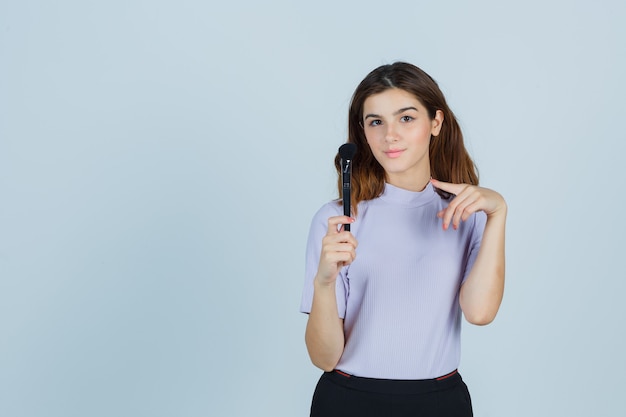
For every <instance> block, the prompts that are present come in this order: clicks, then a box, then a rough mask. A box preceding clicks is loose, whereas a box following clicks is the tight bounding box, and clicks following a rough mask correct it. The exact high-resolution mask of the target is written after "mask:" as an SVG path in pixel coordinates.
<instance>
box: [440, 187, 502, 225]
mask: <svg viewBox="0 0 626 417" xmlns="http://www.w3.org/2000/svg"><path fill="white" fill-rule="evenodd" d="M430 182H431V183H432V184H433V185H434V186H435V187H437V188H439V189H441V190H443V191H446V192H448V193H451V194H454V195H456V197H454V198H453V199H452V201H450V204H448V207H446V208H445V209H443V210H441V211H440V212H439V213H437V217H439V218H440V219H443V229H444V230H447V229H448V228H449V227H450V222H452V227H453V228H454V230H456V229H458V227H459V224H460V223H461V220H462V221H466V220H467V219H469V217H470V216H471V215H472V214H474V213H476V212H477V211H484V212H485V213H486V214H487V217H488V218H489V217H493V216H498V215H500V214H502V215H506V209H507V207H506V202H505V201H504V198H503V197H502V196H501V195H500V194H499V193H497V192H495V191H493V190H490V189H489V188H483V187H478V186H476V185H469V184H452V183H449V182H443V181H437V180H436V179H431V180H430Z"/></svg>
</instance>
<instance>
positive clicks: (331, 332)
mask: <svg viewBox="0 0 626 417" xmlns="http://www.w3.org/2000/svg"><path fill="white" fill-rule="evenodd" d="M305 340H306V346H307V350H308V351H309V356H310V358H311V361H312V362H313V364H314V365H315V366H317V367H318V368H320V369H322V370H324V371H327V372H329V371H332V370H333V369H335V366H336V365H337V362H339V359H340V358H341V355H342V353H343V348H344V333H343V320H342V319H341V318H339V313H338V310H337V300H336V294H335V283H334V282H332V283H330V284H319V283H318V281H317V279H316V280H315V281H314V293H313V304H312V306H311V312H310V313H309V320H308V322H307V327H306V334H305Z"/></svg>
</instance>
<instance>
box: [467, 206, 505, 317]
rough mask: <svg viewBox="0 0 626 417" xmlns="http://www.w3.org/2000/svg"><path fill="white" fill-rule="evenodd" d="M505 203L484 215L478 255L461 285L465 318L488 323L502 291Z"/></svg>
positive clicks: (497, 305)
mask: <svg viewBox="0 0 626 417" xmlns="http://www.w3.org/2000/svg"><path fill="white" fill-rule="evenodd" d="M505 222H506V206H505V207H504V209H503V210H502V211H500V212H497V213H494V214H492V215H488V216H487V223H486V225H485V230H484V232H483V237H482V242H481V245H480V249H479V251H478V255H477V257H476V260H475V262H474V265H473V267H472V270H471V271H470V273H469V276H468V277H467V279H466V280H465V282H464V283H463V286H462V287H461V292H460V296H459V302H460V304H461V309H462V310H463V314H464V315H465V318H466V319H467V321H469V322H470V323H472V324H477V325H485V324H489V323H491V322H492V321H493V320H494V319H495V317H496V314H497V313H498V309H499V308H500V304H501V302H502V297H503V294H504V272H505V261H504V259H505V256H504V234H505Z"/></svg>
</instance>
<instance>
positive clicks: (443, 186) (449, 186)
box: [430, 178, 467, 195]
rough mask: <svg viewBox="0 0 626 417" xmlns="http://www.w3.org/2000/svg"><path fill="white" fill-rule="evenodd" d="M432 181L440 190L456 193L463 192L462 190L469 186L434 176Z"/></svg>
mask: <svg viewBox="0 0 626 417" xmlns="http://www.w3.org/2000/svg"><path fill="white" fill-rule="evenodd" d="M430 182H431V183H432V184H433V185H434V186H435V187H437V188H439V189H440V190H443V191H446V192H448V193H451V194H454V195H459V194H461V192H462V191H463V190H464V189H465V188H466V187H467V184H453V183H451V182H443V181H439V180H436V179H434V178H431V179H430Z"/></svg>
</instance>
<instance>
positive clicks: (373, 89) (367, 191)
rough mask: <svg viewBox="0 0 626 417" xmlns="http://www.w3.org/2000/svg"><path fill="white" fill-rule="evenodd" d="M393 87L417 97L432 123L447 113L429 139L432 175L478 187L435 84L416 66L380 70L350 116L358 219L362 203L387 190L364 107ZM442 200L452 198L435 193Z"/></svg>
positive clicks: (363, 87) (366, 82) (362, 87)
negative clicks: (366, 125) (439, 113)
mask: <svg viewBox="0 0 626 417" xmlns="http://www.w3.org/2000/svg"><path fill="white" fill-rule="evenodd" d="M390 88H399V89H401V90H404V91H407V92H409V93H411V94H413V95H414V96H415V97H416V98H417V99H418V100H419V101H420V103H422V105H423V106H424V107H426V109H427V110H428V115H429V117H430V119H431V120H432V119H434V118H435V114H436V112H437V110H441V111H442V112H443V116H444V118H443V124H442V126H441V131H440V132H439V135H438V136H433V137H431V140H430V146H429V159H430V173H431V176H432V177H433V178H435V179H437V180H440V181H445V182H452V183H464V184H473V185H478V173H477V169H476V166H475V165H474V162H473V161H472V159H471V158H470V156H469V153H468V152H467V150H466V149H465V145H464V144H463V133H462V132H461V128H460V127H459V124H458V122H457V121H456V118H455V117H454V113H452V110H450V108H449V107H448V103H446V99H445V97H444V95H443V93H442V92H441V90H440V89H439V85H437V82H436V81H435V80H434V79H433V78H432V77H431V76H430V75H428V74H426V73H425V72H424V71H422V70H421V69H419V68H418V67H416V66H415V65H412V64H407V63H405V62H396V63H394V64H390V65H382V66H380V67H378V68H376V69H375V70H373V71H372V72H370V73H369V74H368V75H367V76H366V77H365V79H363V81H361V83H360V84H359V86H358V87H357V88H356V90H355V91H354V95H353V96H352V101H351V103H350V110H349V112H348V142H351V143H355V144H356V145H357V152H356V154H355V155H354V159H353V165H352V189H351V205H352V207H353V210H354V212H355V214H356V207H357V204H358V203H359V202H360V201H363V200H371V199H373V198H376V197H378V196H379V195H380V194H381V193H382V192H383V189H384V187H385V171H384V169H383V167H382V166H381V165H380V164H379V163H378V161H376V158H374V155H373V154H372V151H371V150H370V147H369V145H368V144H367V139H366V138H365V132H364V130H363V103H365V100H366V99H367V98H368V97H369V96H371V95H374V94H378V93H382V92H383V91H385V90H388V89H390ZM335 168H336V169H337V174H338V177H339V178H338V181H337V188H338V191H339V195H341V191H342V186H343V184H342V181H341V157H340V156H339V154H337V156H336V157H335ZM437 193H439V195H440V196H441V197H442V198H449V197H450V195H449V194H448V193H446V192H444V191H443V190H437Z"/></svg>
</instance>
